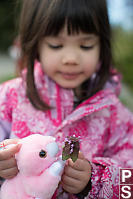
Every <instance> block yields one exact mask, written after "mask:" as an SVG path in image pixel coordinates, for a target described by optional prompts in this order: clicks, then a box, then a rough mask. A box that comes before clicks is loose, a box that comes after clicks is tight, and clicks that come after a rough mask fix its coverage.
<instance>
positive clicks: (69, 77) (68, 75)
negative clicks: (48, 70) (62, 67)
mask: <svg viewBox="0 0 133 199" xmlns="http://www.w3.org/2000/svg"><path fill="white" fill-rule="evenodd" d="M80 74H81V73H63V72H61V75H62V76H63V78H64V79H67V80H73V79H76V78H77V77H78V76H79V75H80Z"/></svg>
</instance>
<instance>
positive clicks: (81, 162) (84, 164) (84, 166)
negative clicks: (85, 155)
mask: <svg viewBox="0 0 133 199" xmlns="http://www.w3.org/2000/svg"><path fill="white" fill-rule="evenodd" d="M68 165H69V166H70V167H72V168H73V169H76V170H78V171H84V170H88V171H89V163H88V161H87V160H85V159H77V160H76V162H73V161H72V160H71V159H69V160H68Z"/></svg>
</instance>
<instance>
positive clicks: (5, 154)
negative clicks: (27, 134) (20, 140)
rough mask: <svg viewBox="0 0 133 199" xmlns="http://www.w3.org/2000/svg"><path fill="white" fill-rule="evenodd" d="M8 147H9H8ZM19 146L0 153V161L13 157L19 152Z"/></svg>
mask: <svg viewBox="0 0 133 199" xmlns="http://www.w3.org/2000/svg"><path fill="white" fill-rule="evenodd" d="M8 146H9V145H8ZM20 147H21V144H15V145H14V146H11V147H10V148H7V149H6V148H5V149H4V150H2V151H0V161H3V160H7V159H10V158H11V157H12V156H14V155H15V153H17V152H18V151H19V149H20Z"/></svg>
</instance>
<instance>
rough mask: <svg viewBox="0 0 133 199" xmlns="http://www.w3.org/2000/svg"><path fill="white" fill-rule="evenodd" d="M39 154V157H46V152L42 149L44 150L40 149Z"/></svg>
mask: <svg viewBox="0 0 133 199" xmlns="http://www.w3.org/2000/svg"><path fill="white" fill-rule="evenodd" d="M39 156H40V158H46V157H47V152H46V151H44V150H41V151H40V152H39Z"/></svg>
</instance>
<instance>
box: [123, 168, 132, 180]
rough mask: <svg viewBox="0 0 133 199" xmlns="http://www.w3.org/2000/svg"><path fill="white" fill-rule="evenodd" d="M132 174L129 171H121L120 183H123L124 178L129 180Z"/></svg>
mask: <svg viewBox="0 0 133 199" xmlns="http://www.w3.org/2000/svg"><path fill="white" fill-rule="evenodd" d="M131 176H132V173H131V171H130V170H122V182H125V179H126V178H130V177H131Z"/></svg>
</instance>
